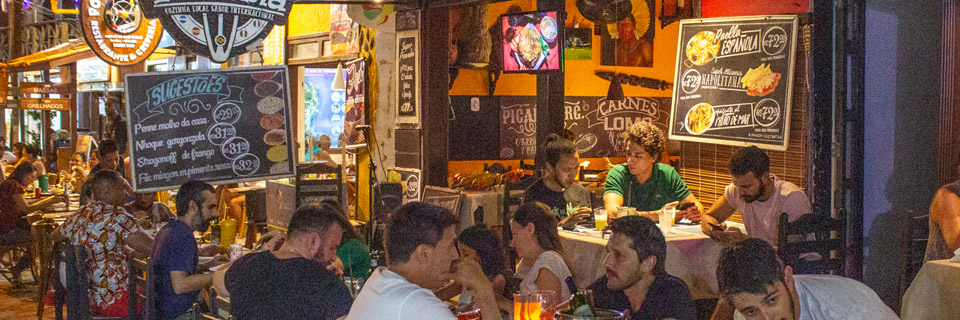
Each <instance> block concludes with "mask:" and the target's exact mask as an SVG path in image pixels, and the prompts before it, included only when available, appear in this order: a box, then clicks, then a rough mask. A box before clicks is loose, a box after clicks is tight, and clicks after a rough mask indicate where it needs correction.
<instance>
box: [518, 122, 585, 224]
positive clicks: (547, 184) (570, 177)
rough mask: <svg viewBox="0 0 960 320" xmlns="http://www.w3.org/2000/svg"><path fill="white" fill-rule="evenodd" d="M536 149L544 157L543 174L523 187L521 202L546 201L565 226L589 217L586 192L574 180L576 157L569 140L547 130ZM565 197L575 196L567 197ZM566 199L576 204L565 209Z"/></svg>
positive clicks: (578, 163) (575, 151)
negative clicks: (542, 140) (525, 187)
mask: <svg viewBox="0 0 960 320" xmlns="http://www.w3.org/2000/svg"><path fill="white" fill-rule="evenodd" d="M539 150H540V152H543V154H544V156H543V159H544V160H546V161H545V162H546V163H545V165H544V167H543V178H542V179H540V180H539V181H537V182H536V183H534V184H533V185H531V186H530V187H528V188H527V190H526V191H525V192H524V194H523V202H532V201H538V202H541V203H543V204H545V205H547V206H548V207H550V209H551V210H552V211H553V215H554V217H556V218H557V220H558V221H560V225H561V226H564V227H568V228H572V227H573V226H574V225H576V224H577V223H578V222H581V221H584V220H586V219H588V218H590V214H591V213H592V212H593V211H592V210H591V209H590V208H589V206H590V200H589V194H588V192H587V190H586V189H584V188H583V187H582V186H580V185H579V183H577V181H576V178H577V169H578V168H579V166H580V160H579V158H578V157H577V149H575V148H574V146H573V143H572V142H570V141H568V140H565V139H562V138H560V136H559V135H557V134H554V133H551V134H550V135H549V136H547V142H546V143H545V144H544V145H543V146H542V147H541V148H540V149H539ZM575 193H580V194H575ZM568 197H570V198H577V199H576V200H575V201H568ZM571 200H572V199H571ZM568 202H570V203H571V204H572V205H575V206H577V207H579V208H573V210H574V211H573V212H567V203H568Z"/></svg>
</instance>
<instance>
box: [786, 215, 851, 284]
mask: <svg viewBox="0 0 960 320" xmlns="http://www.w3.org/2000/svg"><path fill="white" fill-rule="evenodd" d="M841 217H842V214H841ZM777 230H778V233H777V238H778V239H777V253H778V254H779V255H780V259H782V260H783V262H784V263H786V265H788V266H791V267H793V270H794V271H793V272H794V273H796V274H834V275H842V274H843V271H844V260H845V259H846V257H845V256H844V245H845V242H844V237H845V233H844V232H845V230H844V225H843V220H842V219H833V218H832V217H830V216H827V215H823V214H807V215H803V216H801V217H800V218H798V219H797V220H796V221H794V222H788V216H787V214H786V213H783V214H781V215H780V220H779V223H778V229H777ZM813 253H816V254H819V255H820V257H819V259H817V258H816V257H815V255H812V254H813Z"/></svg>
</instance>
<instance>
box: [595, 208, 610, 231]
mask: <svg viewBox="0 0 960 320" xmlns="http://www.w3.org/2000/svg"><path fill="white" fill-rule="evenodd" d="M593 221H594V222H595V223H596V225H597V230H603V229H605V228H607V210H606V209H603V208H600V209H594V210H593Z"/></svg>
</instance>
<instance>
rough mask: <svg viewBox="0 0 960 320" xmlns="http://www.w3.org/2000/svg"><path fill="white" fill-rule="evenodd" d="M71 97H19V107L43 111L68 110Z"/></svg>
mask: <svg viewBox="0 0 960 320" xmlns="http://www.w3.org/2000/svg"><path fill="white" fill-rule="evenodd" d="M70 102H71V99H62V98H58V99H52V98H20V109H23V110H44V111H69V110H70Z"/></svg>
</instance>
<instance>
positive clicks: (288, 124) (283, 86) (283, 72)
mask: <svg viewBox="0 0 960 320" xmlns="http://www.w3.org/2000/svg"><path fill="white" fill-rule="evenodd" d="M258 72H260V73H264V72H276V73H277V74H278V75H279V79H280V82H279V83H278V86H279V87H280V88H279V89H278V90H279V91H278V92H282V95H283V99H284V101H283V104H282V106H281V107H282V108H281V109H280V111H283V112H284V113H285V114H286V116H285V117H284V121H285V123H284V124H283V125H282V127H280V128H284V129H285V132H284V135H285V136H284V139H286V142H285V144H286V145H287V148H286V156H287V158H286V160H285V161H286V163H287V170H286V172H278V173H272V172H269V173H258V172H259V171H260V168H261V167H262V166H264V165H260V164H258V168H257V169H256V171H254V172H253V173H251V174H249V175H247V176H244V177H240V176H238V175H236V173H235V174H234V175H233V176H231V178H229V179H209V178H207V177H204V176H203V174H202V173H201V174H193V176H194V177H189V176H188V177H187V178H186V179H183V178H181V177H175V178H169V179H162V178H161V179H162V180H164V182H163V183H159V184H157V183H155V184H151V186H150V187H143V186H142V185H141V183H139V180H140V179H139V178H138V177H139V173H138V171H137V166H136V165H135V164H133V163H132V162H133V161H135V159H136V158H137V155H138V151H137V148H136V147H134V146H135V145H136V140H134V137H135V135H134V134H135V133H136V131H137V130H135V126H136V125H138V124H139V123H141V122H142V120H138V119H140V116H139V115H137V114H135V113H136V110H140V107H141V105H140V104H138V103H141V101H144V99H151V98H150V96H149V95H144V96H143V97H146V98H143V97H141V98H138V99H134V100H131V94H130V92H131V91H132V90H134V88H135V87H136V85H134V83H136V82H137V81H138V80H135V79H136V78H141V79H145V80H147V81H149V82H150V83H153V84H157V86H159V85H160V84H163V83H166V82H170V81H172V80H176V77H175V76H211V75H224V76H225V77H227V78H228V79H229V75H227V74H231V73H243V74H252V73H258ZM278 75H274V76H273V78H277V77H278ZM169 76H174V77H170V78H167V79H163V78H159V77H169ZM273 78H271V79H273ZM124 80H125V83H126V84H127V90H125V91H124V96H125V97H124V100H125V102H126V104H127V105H126V116H127V119H129V120H128V121H127V139H128V141H129V143H130V146H131V148H130V158H131V166H130V172H131V177H133V179H132V180H133V181H132V185H133V189H134V190H135V191H137V192H150V191H162V190H172V189H176V188H178V187H179V186H180V184H182V183H183V182H186V181H189V180H197V179H201V180H204V181H205V182H208V183H212V184H226V183H239V182H247V181H261V180H271V179H280V178H288V177H293V176H294V175H295V173H296V165H295V164H296V161H297V158H296V154H297V152H296V148H293V147H292V146H293V145H294V140H293V136H292V135H293V133H292V131H293V129H294V128H293V127H292V125H293V122H292V120H293V115H292V108H291V106H290V101H291V100H290V88H289V83H288V81H289V74H288V72H287V68H286V66H282V65H277V66H262V67H239V68H224V69H212V70H184V71H171V72H162V73H156V72H152V73H151V72H147V73H135V74H127V75H126V76H125V79H124ZM131 80H133V81H131ZM255 80H256V79H255ZM256 81H258V83H260V82H263V81H272V80H269V79H268V80H262V81H261V80H256ZM222 86H223V87H225V88H224V89H225V90H221V92H220V93H218V94H216V95H217V96H220V97H219V98H218V102H220V101H223V102H226V103H227V104H230V103H232V104H234V105H237V107H238V108H239V109H240V111H241V112H242V111H244V110H246V109H244V108H248V109H253V110H254V111H257V112H259V111H258V108H259V105H258V102H259V101H247V102H246V103H245V102H243V101H237V100H232V99H235V98H236V96H234V94H236V95H240V94H242V91H247V90H249V91H256V90H255V89H256V88H254V89H250V88H242V87H241V88H238V87H237V86H236V85H235V84H232V83H230V82H226V83H225V84H223V85H222ZM155 87H156V86H154V87H150V88H155ZM238 89H242V90H238ZM223 91H227V93H225V94H224V93H223ZM276 94H277V93H274V94H272V95H270V96H274V95H276ZM197 95H200V94H193V95H188V96H185V97H191V98H192V97H195V96H197ZM185 97H179V98H176V99H169V101H166V102H164V103H162V104H160V106H161V109H160V111H163V109H162V106H165V105H166V104H169V105H170V106H171V108H173V105H176V104H178V103H177V102H176V101H177V100H179V99H185ZM261 100H262V99H261ZM148 101H149V100H148ZM143 104H144V105H146V102H144V103H143ZM184 108H188V107H183V108H181V109H184ZM155 109H156V108H154V109H145V110H146V111H149V112H150V113H151V114H153V113H155V112H153V111H155ZM204 110H206V108H204ZM216 110H217V109H216V108H213V107H211V108H210V111H212V112H216ZM280 111H277V112H280ZM164 113H166V112H164ZM178 113H183V114H186V113H188V112H187V111H179V112H178ZM194 113H195V112H194ZM160 114H161V113H156V114H153V115H150V116H148V117H147V118H145V119H148V118H150V117H153V116H156V115H160ZM236 117H237V119H238V120H237V121H239V119H240V118H243V116H242V113H239V114H237V116H236ZM181 118H182V117H181ZM145 119H144V120H145ZM198 119H205V118H198ZM169 120H170V123H179V122H183V121H187V120H180V119H177V120H176V121H174V119H169ZM188 120H189V119H188ZM258 122H260V120H258ZM207 123H210V122H209V121H208V122H207ZM218 124H220V121H218V120H216V119H213V123H212V124H210V125H209V128H208V127H203V129H202V130H203V132H207V131H209V130H211V129H212V127H214V126H216V125H218ZM234 124H236V121H235V122H234ZM191 125H192V124H191ZM242 131H243V129H242V128H237V129H236V133H235V136H234V137H235V138H236V137H242V136H241V135H240V134H239V133H240V132H242ZM205 136H206V135H205ZM264 138H265V137H264ZM229 140H232V139H228V140H227V141H225V142H224V143H226V142H229ZM245 140H246V139H245ZM206 141H209V139H207V140H206ZM247 142H249V140H247ZM184 145H186V144H184ZM181 151H183V150H179V149H178V150H176V151H175V152H176V156H177V157H178V158H181V157H186V155H184V156H181V155H180V154H181V153H180V152H181ZM250 151H253V150H252V149H250V148H249V147H248V151H247V153H245V154H241V155H239V156H237V157H238V158H239V157H242V156H244V155H247V154H250V153H249V152H250ZM221 152H223V151H222V150H221ZM268 159H269V157H267V159H263V160H259V159H258V163H259V162H266V161H269V160H268ZM207 161H210V160H209V158H208V160H207ZM274 162H276V161H274ZM283 162H284V161H280V162H277V164H279V163H283ZM179 165H180V164H179V163H171V164H164V166H174V167H177V166H179ZM161 179H157V180H161Z"/></svg>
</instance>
